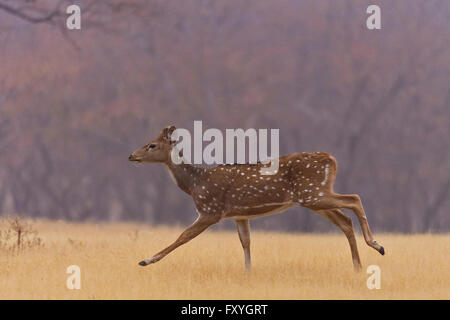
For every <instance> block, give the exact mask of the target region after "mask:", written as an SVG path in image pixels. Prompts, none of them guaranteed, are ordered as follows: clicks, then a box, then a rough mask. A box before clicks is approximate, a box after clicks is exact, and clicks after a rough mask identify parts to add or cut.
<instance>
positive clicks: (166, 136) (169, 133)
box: [160, 126, 176, 143]
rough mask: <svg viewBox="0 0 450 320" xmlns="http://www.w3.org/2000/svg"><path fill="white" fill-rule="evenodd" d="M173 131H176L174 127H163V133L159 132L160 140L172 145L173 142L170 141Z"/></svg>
mask: <svg viewBox="0 0 450 320" xmlns="http://www.w3.org/2000/svg"><path fill="white" fill-rule="evenodd" d="M175 129H176V128H175V126H168V127H165V128H164V129H163V131H161V134H160V138H162V139H164V140H166V141H167V142H169V143H172V142H173V141H172V140H171V137H172V133H173V132H174V131H175Z"/></svg>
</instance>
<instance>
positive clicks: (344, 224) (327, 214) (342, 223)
mask: <svg viewBox="0 0 450 320" xmlns="http://www.w3.org/2000/svg"><path fill="white" fill-rule="evenodd" d="M314 212H316V213H318V214H320V215H321V216H322V217H324V218H325V219H327V220H328V221H331V222H332V223H334V224H335V225H336V226H338V227H339V229H341V230H342V232H344V234H345V236H346V237H347V240H348V243H349V245H350V250H351V253H352V260H353V267H354V268H355V271H357V272H359V271H361V260H360V259H359V253H358V246H357V245H356V238H355V233H354V232H353V223H352V219H350V218H349V217H347V216H346V215H345V214H344V213H343V212H342V211H341V210H339V209H330V210H316V211H314Z"/></svg>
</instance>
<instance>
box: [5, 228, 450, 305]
mask: <svg viewBox="0 0 450 320" xmlns="http://www.w3.org/2000/svg"><path fill="white" fill-rule="evenodd" d="M10 227H11V226H10V224H8V223H6V222H5V221H3V222H2V223H0V230H1V231H2V234H1V235H0V236H1V237H0V239H2V241H3V243H0V298H1V299H449V298H450V259H449V257H450V235H448V234H447V235H432V234H424V235H400V234H376V239H378V240H379V241H380V243H382V244H383V245H384V247H385V248H386V255H385V256H381V255H380V254H378V253H377V252H376V251H375V250H373V249H371V248H368V247H367V246H366V245H365V243H364V241H363V239H362V237H361V236H358V246H359V250H360V255H361V259H362V263H363V271H362V272H361V273H359V274H356V273H354V272H353V267H352V261H351V256H350V250H349V247H348V244H347V240H346V239H345V237H344V235H343V234H340V233H336V234H284V233H276V232H257V231H253V234H252V235H253V238H252V256H253V271H252V273H250V274H248V273H247V272H246V271H245V268H244V257H243V252H242V249H241V245H240V242H239V239H238V236H237V234H236V233H235V232H231V231H230V232H218V231H206V232H204V233H203V234H201V235H200V236H198V237H197V238H196V239H194V240H193V241H191V242H189V243H188V244H186V245H184V246H182V247H180V248H178V249H177V250H175V251H174V252H172V253H171V254H170V255H168V256H167V257H166V258H164V259H163V260H161V261H160V262H158V263H156V264H154V265H150V266H147V267H140V266H138V264H137V263H138V261H140V260H141V259H142V258H145V257H148V256H150V255H152V254H154V253H156V252H157V251H159V250H160V249H162V248H163V247H165V246H166V245H168V244H170V243H171V242H172V241H173V240H174V239H175V238H176V237H177V236H178V234H179V233H180V231H181V229H180V228H163V227H159V228H152V227H149V226H145V225H137V224H136V225H133V224H69V223H64V222H47V221H35V222H33V223H32V228H33V229H34V230H36V231H37V232H38V234H34V235H33V234H31V233H30V234H27V235H26V236H24V237H23V242H24V243H23V244H22V249H20V250H17V248H15V249H14V248H13V246H14V245H15V242H14V241H15V240H14V237H12V236H11V234H10V235H9V236H5V235H6V233H5V230H7V229H8V228H10ZM8 237H9V240H8V239H7V238H8ZM8 241H10V243H8ZM11 241H12V242H11ZM26 241H28V242H26ZM8 246H12V247H8ZM74 264H75V265H78V266H79V267H80V268H81V289H80V290H69V289H67V287H66V280H67V277H68V276H69V275H68V274H67V273H66V269H67V267H68V266H69V265H74ZM371 264H375V265H378V266H380V268H381V289H379V290H369V289H368V288H367V286H366V280H367V278H368V277H369V274H367V273H366V268H367V266H368V265H371Z"/></svg>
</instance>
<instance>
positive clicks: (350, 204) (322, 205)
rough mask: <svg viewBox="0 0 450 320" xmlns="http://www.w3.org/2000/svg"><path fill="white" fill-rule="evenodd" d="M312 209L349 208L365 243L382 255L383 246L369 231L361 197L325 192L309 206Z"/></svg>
mask: <svg viewBox="0 0 450 320" xmlns="http://www.w3.org/2000/svg"><path fill="white" fill-rule="evenodd" d="M311 209H312V210H326V209H349V210H352V211H353V212H354V213H355V215H356V217H357V218H358V221H359V224H360V225H361V230H362V233H363V235H364V240H365V241H366V243H367V245H368V246H370V247H372V248H374V249H375V250H377V251H378V252H379V253H380V254H382V255H384V248H383V247H382V246H381V245H379V244H378V243H377V241H376V240H374V238H373V236H372V233H371V232H370V227H369V223H368V222H367V217H366V213H365V212H364V208H363V206H362V203H361V199H360V198H359V196H358V195H357V194H350V195H346V194H337V193H332V192H330V193H327V194H325V195H324V196H323V197H321V198H320V201H318V203H317V204H314V206H312V207H311Z"/></svg>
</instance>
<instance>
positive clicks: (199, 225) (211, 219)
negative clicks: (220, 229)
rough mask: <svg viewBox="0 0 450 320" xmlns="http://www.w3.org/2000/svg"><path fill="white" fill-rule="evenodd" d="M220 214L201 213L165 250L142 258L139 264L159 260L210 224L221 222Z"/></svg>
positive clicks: (144, 264) (142, 264)
mask: <svg viewBox="0 0 450 320" xmlns="http://www.w3.org/2000/svg"><path fill="white" fill-rule="evenodd" d="M219 220H220V216H213V215H207V214H205V215H199V216H198V218H197V220H195V222H194V223H193V224H191V225H190V226H189V227H188V228H187V229H186V230H184V231H183V233H181V235H180V236H179V237H178V239H177V240H175V242H174V243H172V244H171V245H170V246H168V247H167V248H165V249H164V250H162V251H160V252H158V253H157V254H155V255H154V256H153V257H151V258H148V259H145V260H142V261H141V262H139V265H141V266H146V265H148V264H151V263H155V262H158V261H159V260H161V259H162V258H164V257H165V256H166V255H167V254H169V253H170V252H172V251H173V250H175V249H176V248H178V247H179V246H181V245H182V244H185V243H186V242H188V241H189V240H191V239H193V238H195V237H196V236H198V235H199V234H200V233H202V232H203V231H205V230H206V229H207V228H208V227H209V226H211V225H213V224H215V223H217V222H219Z"/></svg>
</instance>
